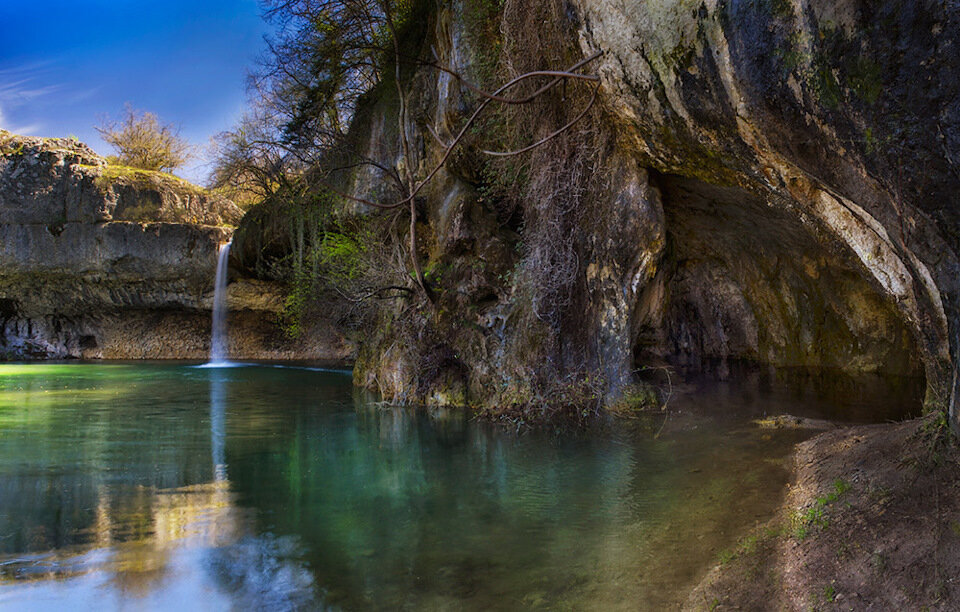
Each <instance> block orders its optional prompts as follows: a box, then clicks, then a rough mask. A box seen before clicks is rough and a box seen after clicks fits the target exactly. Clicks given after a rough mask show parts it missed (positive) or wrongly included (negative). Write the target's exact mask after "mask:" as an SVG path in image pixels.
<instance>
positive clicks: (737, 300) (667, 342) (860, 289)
mask: <svg viewBox="0 0 960 612" xmlns="http://www.w3.org/2000/svg"><path fill="white" fill-rule="evenodd" d="M654 180H655V183H656V184H657V186H658V187H659V189H660V191H661V195H662V200H663V207H664V213H665V218H666V226H667V236H668V239H667V248H666V252H665V255H664V260H663V262H662V264H661V267H660V273H659V278H658V280H657V281H656V282H658V283H659V284H660V286H661V288H662V295H663V298H662V300H661V302H662V303H661V304H660V305H659V309H658V310H657V311H656V312H651V314H650V315H649V316H648V317H647V320H645V321H642V322H640V323H639V325H638V326H637V327H638V329H637V330H636V332H635V339H634V347H635V348H634V355H635V361H636V365H638V366H640V365H641V364H644V363H649V362H650V361H651V360H662V361H666V362H667V363H669V364H671V365H672V366H674V367H675V368H677V369H679V370H681V371H682V372H683V373H684V374H686V375H687V376H690V377H693V378H695V379H698V380H707V379H711V380H713V381H716V382H718V383H720V382H722V383H724V384H727V385H728V386H729V385H731V384H732V385H733V387H732V389H733V391H734V392H736V393H741V392H742V393H748V394H756V395H757V396H758V397H759V396H761V395H764V394H766V395H767V396H769V397H768V399H769V398H771V397H772V398H781V399H784V398H792V399H791V402H792V401H793V400H803V401H805V402H806V403H808V404H810V405H812V406H814V407H815V408H814V412H815V413H816V416H818V417H820V418H835V419H839V420H853V421H858V422H864V421H883V420H889V419H899V418H904V417H909V416H915V415H917V414H919V412H920V410H921V405H922V400H923V389H924V375H923V364H922V362H921V360H920V357H919V355H920V352H919V350H918V348H917V345H916V341H915V338H914V336H913V334H912V333H911V332H910V329H909V328H908V326H907V324H906V323H905V322H904V320H903V315H902V314H901V313H900V311H899V310H898V309H897V306H896V304H895V303H894V302H893V301H892V300H891V299H888V298H887V297H885V296H884V295H883V294H882V293H881V292H880V291H879V290H878V289H877V288H875V287H874V286H873V285H872V284H871V281H870V279H869V278H867V276H866V273H865V272H864V271H863V270H862V268H861V266H860V264H859V262H858V261H856V260H855V259H854V255H853V254H852V253H851V252H850V250H849V249H848V248H847V247H846V245H844V244H843V243H841V242H840V241H839V240H837V239H836V238H835V237H833V236H831V235H830V234H829V233H828V232H826V231H823V229H822V228H821V227H819V226H818V225H817V223H816V222H815V221H814V220H812V219H810V218H809V217H808V216H807V215H806V214H805V213H804V210H803V208H802V206H801V205H800V204H798V203H797V202H794V201H792V200H790V199H787V198H783V197H782V196H779V195H775V194H773V193H772V192H766V193H763V194H758V193H756V192H753V191H748V190H746V189H742V188H738V187H724V186H717V185H712V184H708V183H705V182H702V181H699V180H696V179H691V178H686V177H680V176H675V175H656V176H654ZM918 389H919V391H918ZM737 390H739V391H737ZM742 393H741V395H742ZM771 394H772V395H771ZM871 402H874V403H875V404H876V409H875V410H873V411H871V410H870V408H869V404H870V403H871ZM788 403H790V402H788ZM830 406H833V408H832V409H831V408H830Z"/></svg>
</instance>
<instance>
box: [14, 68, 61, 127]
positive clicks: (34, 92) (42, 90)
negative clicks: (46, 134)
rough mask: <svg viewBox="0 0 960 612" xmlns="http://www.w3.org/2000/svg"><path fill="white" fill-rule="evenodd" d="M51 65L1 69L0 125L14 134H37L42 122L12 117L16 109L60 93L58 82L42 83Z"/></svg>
mask: <svg viewBox="0 0 960 612" xmlns="http://www.w3.org/2000/svg"><path fill="white" fill-rule="evenodd" d="M52 66H53V62H49V61H43V62H33V63H30V64H26V65H23V66H12V67H7V68H0V127H2V128H3V129H5V130H9V131H11V132H15V133H17V134H38V133H39V132H40V131H41V130H42V129H43V127H44V124H43V123H40V122H36V121H34V122H28V123H22V124H21V123H15V121H16V119H15V118H14V117H15V116H16V115H17V114H18V113H17V109H18V108H21V107H24V106H26V105H32V104H36V103H37V102H39V101H42V100H43V99H44V98H48V97H50V96H52V95H55V94H58V93H60V92H62V90H63V87H62V86H61V85H59V84H50V83H44V82H43V81H44V80H45V79H44V78H43V77H45V76H46V77H49V76H50V69H51V67H52Z"/></svg>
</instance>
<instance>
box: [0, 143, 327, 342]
mask: <svg viewBox="0 0 960 612" xmlns="http://www.w3.org/2000/svg"><path fill="white" fill-rule="evenodd" d="M242 214H243V213H242V211H241V210H240V209H239V208H238V207H237V206H236V205H235V204H233V203H232V202H230V201H229V200H226V199H224V198H222V197H219V196H215V195H210V194H208V193H207V192H206V191H205V190H203V189H201V188H199V187H197V186H195V185H192V184H190V183H187V182H186V181H183V180H182V179H179V178H177V177H174V176H172V175H168V174H163V173H159V172H147V171H143V170H136V169H132V168H125V167H118V166H111V165H108V164H107V163H106V161H105V160H104V159H103V158H101V157H99V156H98V155H96V154H95V153H94V152H93V151H92V150H91V149H90V148H89V147H87V146H86V145H84V144H82V143H79V142H76V141H74V140H72V139H45V138H33V137H21V136H16V135H13V134H10V133H9V132H3V131H0V357H5V358H49V357H53V358H64V357H86V358H172V357H177V358H194V359H202V358H204V357H206V355H207V354H208V352H209V336H210V333H209V327H210V313H209V311H210V307H211V301H212V298H213V295H212V291H213V277H214V271H215V268H216V261H217V249H218V247H219V245H220V244H222V243H224V242H226V241H228V240H230V237H231V235H232V233H233V225H234V224H236V223H237V222H239V220H240V218H241V216H242ZM236 285H237V291H235V292H234V295H233V296H231V298H230V308H231V310H233V311H235V315H234V317H233V318H234V319H235V321H233V323H234V329H233V334H232V337H231V349H232V351H233V353H232V354H233V355H236V356H237V357H244V358H298V357H300V358H313V357H329V358H339V357H341V353H342V352H343V351H344V349H343V347H342V346H339V345H338V347H337V348H336V349H335V350H333V351H332V353H333V354H328V353H331V351H329V350H328V349H327V347H325V346H324V347H320V348H318V349H313V348H312V347H309V346H307V345H306V343H301V344H299V345H297V344H294V343H291V342H286V341H285V340H284V339H283V337H282V332H281V331H280V330H279V329H278V328H277V326H276V325H275V323H274V321H275V319H276V313H277V312H278V311H279V310H280V308H281V307H282V303H283V296H282V289H281V288H279V287H277V286H275V285H273V284H269V283H256V282H253V283H251V282H240V283H237V284H236Z"/></svg>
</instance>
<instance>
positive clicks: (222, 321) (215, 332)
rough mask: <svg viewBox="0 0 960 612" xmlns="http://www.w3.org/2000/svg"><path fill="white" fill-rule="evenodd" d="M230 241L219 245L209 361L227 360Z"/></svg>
mask: <svg viewBox="0 0 960 612" xmlns="http://www.w3.org/2000/svg"><path fill="white" fill-rule="evenodd" d="M229 258H230V243H229V242H228V243H226V244H224V245H222V246H221V247H220V255H219V256H218V257H217V276H216V278H215V280H214V286H213V327H212V329H211V332H210V363H211V364H219V363H226V362H227V260H228V259H229Z"/></svg>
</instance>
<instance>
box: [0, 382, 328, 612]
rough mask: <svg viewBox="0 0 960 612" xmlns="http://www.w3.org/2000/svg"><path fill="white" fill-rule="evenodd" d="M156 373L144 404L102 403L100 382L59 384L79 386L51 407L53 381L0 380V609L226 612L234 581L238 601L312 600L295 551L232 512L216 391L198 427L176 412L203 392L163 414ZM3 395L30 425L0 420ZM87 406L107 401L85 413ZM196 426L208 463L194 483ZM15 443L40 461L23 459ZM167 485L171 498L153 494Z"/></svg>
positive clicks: (136, 394)
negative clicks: (33, 448) (196, 611)
mask: <svg viewBox="0 0 960 612" xmlns="http://www.w3.org/2000/svg"><path fill="white" fill-rule="evenodd" d="M41 367H42V366H41ZM0 368H2V366H0ZM68 371H73V370H72V369H69V370H68ZM90 374H96V372H90ZM116 374H117V375H118V376H119V377H121V378H122V377H123V374H124V371H123V370H122V369H121V370H119V371H117V372H116ZM167 374H168V376H161V377H159V378H158V379H155V380H150V379H149V377H148V380H146V381H145V382H146V384H145V385H144V386H146V387H148V388H149V389H150V391H148V392H146V393H144V389H143V388H140V389H137V388H136V386H133V387H132V388H130V389H127V390H126V391H128V393H109V392H108V391H107V389H106V388H105V387H107V386H108V384H109V383H108V382H107V381H106V379H104V378H103V377H101V376H96V375H94V376H90V377H85V376H81V377H80V380H73V381H72V382H71V383H70V384H72V385H75V386H77V387H79V388H78V389H77V391H78V392H77V393H76V395H75V396H74V401H73V402H70V401H69V395H68V394H62V397H63V398H64V401H62V402H57V403H53V402H50V401H49V392H50V391H51V390H52V389H54V390H55V389H56V388H57V387H58V386H59V385H60V384H61V382H62V381H60V380H59V379H58V377H57V376H55V375H53V376H45V377H27V378H26V379H23V380H18V381H11V380H9V379H0V428H2V429H0V434H2V435H3V436H4V437H3V439H4V440H6V441H11V440H12V441H13V444H12V445H5V446H4V447H0V451H2V452H0V492H2V493H0V495H2V497H0V500H2V501H0V607H2V606H4V605H7V604H9V605H14V606H17V607H23V606H24V605H28V606H29V607H30V608H31V609H57V610H62V609H77V608H90V609H125V608H128V607H129V606H130V605H135V606H136V607H145V608H147V609H156V608H163V609H166V608H168V607H173V606H178V605H179V606H183V607H185V608H186V609H193V608H196V607H197V606H198V602H203V608H204V609H231V608H233V607H234V606H235V605H236V603H237V599H236V597H237V592H236V591H237V589H235V588H233V589H231V590H227V589H225V587H226V586H228V585H229V586H231V587H235V586H236V583H237V577H238V576H240V577H243V579H242V580H240V582H241V583H242V584H243V585H245V587H244V588H243V589H240V591H242V592H243V594H244V598H245V601H249V602H253V603H256V602H258V601H259V602H261V603H263V604H264V605H269V604H271V603H276V602H288V603H289V602H297V601H306V600H313V599H314V593H313V587H312V578H310V575H309V572H308V571H307V570H306V569H305V568H303V567H302V564H301V563H300V561H299V560H297V559H286V558H285V555H289V554H290V551H291V550H293V549H294V548H295V545H294V542H295V540H296V538H294V537H289V538H285V539H282V540H277V539H276V538H273V537H272V536H270V534H257V533H256V532H255V531H254V530H253V526H254V521H253V520H251V513H250V511H249V510H247V509H242V508H238V507H236V506H235V504H234V497H235V496H234V494H233V493H231V491H230V485H229V482H228V480H227V463H226V441H227V408H228V404H229V399H228V385H229V380H228V379H227V377H225V376H223V375H222V374H221V373H219V372H217V371H216V370H211V371H210V373H209V404H210V411H209V420H208V422H207V423H204V422H203V419H202V413H197V412H195V411H184V410H181V409H182V408H183V407H185V406H187V405H190V404H192V403H194V401H195V400H196V399H197V395H198V392H199V391H200V389H201V388H202V380H194V381H191V382H192V383H194V384H191V385H188V386H187V387H186V388H183V387H181V388H180V389H179V390H180V391H182V392H183V395H182V396H180V397H179V399H178V400H176V401H174V400H173V399H172V397H173V395H172V393H170V392H169V391H166V390H164V387H165V386H166V385H167V384H169V382H171V381H170V380H168V379H169V374H171V372H167ZM0 375H2V371H0ZM8 392H10V393H8ZM87 392H90V393H87ZM11 395H15V396H16V398H17V404H18V405H17V406H16V411H17V412H20V411H23V410H25V411H26V412H28V413H29V414H30V416H31V418H20V419H10V418H4V417H9V416H10V411H8V410H5V409H8V408H13V406H9V405H7V404H5V403H4V402H3V399H4V398H9V397H10V396H11ZM89 395H98V396H107V397H109V398H110V399H109V400H108V401H105V402H102V403H101V402H94V403H91V402H89V401H87V398H88V397H89ZM151 399H153V400H157V399H160V400H167V401H166V402H165V403H166V404H167V405H166V406H161V405H156V404H153V405H151V404H152V402H150V401H149V400H151ZM125 402H130V404H129V406H130V407H132V408H134V410H133V411H128V410H125V409H124V408H125V407H126V406H125ZM167 408H169V410H168V409H167ZM145 409H146V410H148V412H138V411H142V410H145ZM37 411H40V412H41V413H40V414H37ZM43 411H47V412H46V413H43ZM198 417H200V418H198ZM13 423H16V425H19V426H16V425H13V426H12V424H13ZM37 423H42V426H41V427H35V425H36V424H37ZM70 425H73V426H74V427H78V428H79V431H76V430H73V431H71V428H70ZM204 425H206V426H207V427H206V429H208V432H207V438H206V439H207V440H208V441H209V446H208V451H207V457H208V458H209V459H208V461H209V463H208V464H207V467H206V469H205V470H197V469H196V468H197V467H200V466H198V465H196V459H198V458H199V457H198V456H197V451H200V450H201V448H202V446H203V445H202V444H201V440H202V438H201V436H200V435H198V434H199V433H200V430H202V429H203V428H204ZM18 434H19V435H18ZM98 434H101V435H98ZM27 440H29V441H30V442H31V443H33V445H36V444H37V443H38V442H39V444H40V445H41V446H43V447H44V448H43V451H44V452H43V453H36V452H35V453H29V452H26V453H23V452H22V451H26V450H27V448H26V447H27ZM20 441H23V442H24V443H23V445H21V444H20ZM50 451H52V453H50ZM48 453H50V454H48ZM90 457H96V459H95V460H92V461H90V460H89V458H90ZM18 458H19V459H20V460H19V461H18ZM118 459H119V461H118ZM203 471H205V472H206V473H207V474H208V476H207V477H206V478H205V479H204V478H202V477H201V476H200V475H201V473H202V472H203ZM174 473H177V476H179V478H178V477H177V476H174ZM171 478H174V479H177V480H179V481H180V482H179V483H178V484H182V486H175V487H166V486H163V485H166V484H169V481H170V479H171ZM211 478H212V480H211ZM198 480H199V481H200V482H196V481H198ZM204 480H205V482H204ZM31 493H32V495H31ZM278 542H279V544H278ZM225 559H226V560H229V564H230V571H229V572H224V571H223V561H224V560H225ZM266 568H269V570H268V569H266ZM134 602H135V603H134Z"/></svg>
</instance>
